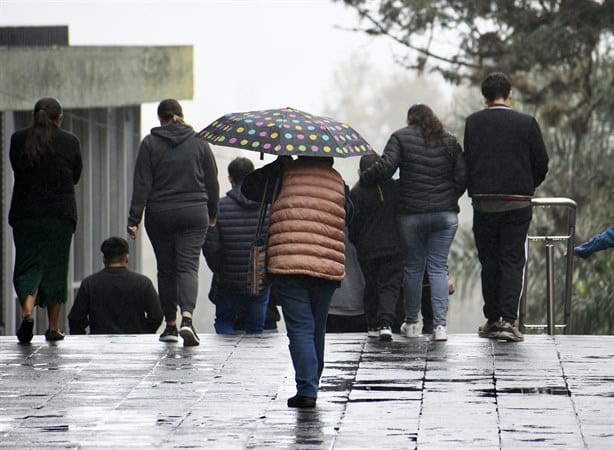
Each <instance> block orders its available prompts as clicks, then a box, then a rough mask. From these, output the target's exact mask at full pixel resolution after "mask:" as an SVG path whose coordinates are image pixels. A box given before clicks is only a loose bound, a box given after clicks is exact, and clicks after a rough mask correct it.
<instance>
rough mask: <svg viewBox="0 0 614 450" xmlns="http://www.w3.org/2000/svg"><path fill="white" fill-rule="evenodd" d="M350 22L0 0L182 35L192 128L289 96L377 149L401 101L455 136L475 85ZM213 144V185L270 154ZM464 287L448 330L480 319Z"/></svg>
mask: <svg viewBox="0 0 614 450" xmlns="http://www.w3.org/2000/svg"><path fill="white" fill-rule="evenodd" d="M358 23H359V22H358V18H357V16H356V14H355V11H353V10H351V9H348V8H346V7H345V6H344V5H343V4H342V3H337V2H332V1H330V0H311V1H300V0H299V1H292V2H284V1H273V0H269V1H265V0H255V1H207V2H201V1H186V0H180V1H173V2H168V1H157V0H156V1H136V0H123V1H119V0H114V1H113V0H112V1H100V0H89V1H87V2H84V1H77V0H63V1H51V0H49V1H42V0H38V1H35V0H0V26H34V25H68V26H69V33H70V45H71V46H80V45H97V46H101V45H102V46H123V45H152V46H159V45H193V46H194V77H195V79H194V98H193V99H192V100H181V103H182V105H183V108H184V114H185V118H186V121H187V122H188V123H190V124H191V125H192V126H193V127H194V129H195V130H196V131H199V130H201V129H202V128H204V127H205V126H206V125H207V124H209V123H210V122H212V121H213V120H215V119H216V118H217V117H219V116H221V115H223V114H225V113H228V112H237V111H247V110H258V109H270V108H281V107H285V106H291V107H294V108H298V109H301V110H304V111H308V112H310V113H313V114H317V115H330V116H332V117H334V118H335V119H337V120H340V121H344V122H348V123H350V124H351V125H352V126H353V127H354V128H355V129H356V130H358V131H359V132H360V133H361V134H362V135H363V136H364V137H365V138H366V139H367V140H368V141H369V142H370V143H371V144H372V145H373V146H374V147H375V149H376V151H377V152H378V153H381V151H382V149H383V147H384V145H385V143H386V141H387V139H388V136H389V135H390V133H391V132H393V131H394V130H396V129H398V128H401V127H402V126H404V119H405V114H406V111H407V109H408V107H409V106H411V105H412V104H414V103H427V104H429V105H430V106H431V107H432V108H433V109H434V111H435V112H436V114H438V115H439V116H440V118H441V119H442V120H443V121H444V123H445V125H446V126H447V128H448V129H449V130H450V131H452V132H453V133H455V134H456V135H457V136H458V137H459V138H462V123H463V121H464V116H465V115H466V114H467V113H468V112H470V111H472V110H475V109H477V108H479V107H481V96H480V93H479V91H478V90H477V89H475V88H474V89H471V90H467V89H463V88H454V87H451V86H450V85H449V84H447V83H445V82H444V81H443V79H442V78H441V77H440V76H439V75H437V74H428V75H426V76H424V77H420V76H417V75H415V73H414V72H410V71H407V70H403V69H402V68H401V67H399V66H398V65H397V64H396V63H395V57H397V56H398V55H400V54H401V53H402V52H403V51H404V50H403V49H402V48H400V47H399V46H398V44H395V43H394V42H392V41H390V40H385V39H378V38H375V37H370V36H367V35H365V34H364V33H356V32H353V31H350V29H352V28H354V27H356V26H358ZM50 94H52V93H50ZM156 107H157V103H151V104H144V105H143V106H142V107H141V121H142V127H141V137H143V136H145V135H146V134H148V133H149V130H150V129H151V128H152V127H155V126H158V125H159V124H158V122H157V117H156ZM212 148H213V152H214V154H215V157H216V160H217V164H218V169H219V181H220V191H221V194H222V195H223V194H224V193H225V192H226V191H227V190H229V189H230V184H229V183H228V180H227V170H226V168H227V166H228V163H229V162H230V161H231V160H232V159H234V158H235V157H236V156H245V157H250V158H251V159H252V160H253V161H254V163H255V165H256V167H260V166H262V165H264V164H266V163H268V162H270V161H272V160H273V159H274V157H272V156H269V155H265V157H264V160H262V161H261V160H260V159H259V154H258V153H255V152H247V151H241V150H238V149H231V148H226V147H219V146H212ZM358 161H359V158H349V159H336V160H335V167H336V168H337V170H339V171H340V172H341V174H342V175H343V177H344V179H345V181H346V183H347V184H348V185H349V186H350V187H351V186H353V185H354V183H355V182H356V181H357V178H358V177H357V168H358ZM470 221H471V207H470V204H469V202H468V201H467V199H466V196H465V197H464V198H463V199H462V201H461V215H460V222H461V226H462V227H470ZM140 231H141V233H140V237H139V244H140V248H141V252H142V255H143V273H144V274H145V275H147V276H148V277H149V278H151V279H152V281H154V283H156V264H155V258H154V256H153V251H152V248H151V245H150V243H149V240H148V239H147V237H146V235H145V233H144V230H143V229H142V227H141V230H140ZM476 264H478V262H477V261H476ZM100 267H101V268H102V262H101V265H100ZM451 270H453V268H452V267H451ZM455 281H458V280H455ZM210 283H211V272H210V270H209V269H208V267H207V266H206V264H205V262H204V259H201V268H200V286H199V298H198V303H197V308H196V310H195V314H194V317H195V325H196V329H197V330H198V331H199V332H213V316H214V307H213V305H212V304H211V303H210V302H209V300H208V299H207V293H208V291H209V287H210ZM465 291H466V292H468V293H469V294H467V293H465V294H464V295H461V294H460V293H459V292H457V293H456V294H455V295H453V296H452V297H451V298H450V312H449V315H448V320H449V331H450V332H474V331H475V330H476V328H477V326H478V324H479V323H481V322H482V321H483V318H482V313H481V298H480V297H479V293H477V292H476V290H475V289H474V288H473V289H469V290H465Z"/></svg>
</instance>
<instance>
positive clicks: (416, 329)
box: [401, 322, 420, 338]
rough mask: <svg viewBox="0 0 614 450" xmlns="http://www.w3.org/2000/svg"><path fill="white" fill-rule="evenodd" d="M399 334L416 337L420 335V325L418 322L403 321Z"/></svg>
mask: <svg viewBox="0 0 614 450" xmlns="http://www.w3.org/2000/svg"><path fill="white" fill-rule="evenodd" d="M401 335H403V336H405V337H408V338H417V337H420V326H419V325H418V323H417V322H416V323H407V322H403V325H401Z"/></svg>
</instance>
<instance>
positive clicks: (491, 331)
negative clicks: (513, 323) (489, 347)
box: [478, 320, 502, 339]
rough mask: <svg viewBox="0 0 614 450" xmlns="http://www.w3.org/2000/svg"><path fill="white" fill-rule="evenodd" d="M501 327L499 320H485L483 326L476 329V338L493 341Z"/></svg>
mask: <svg viewBox="0 0 614 450" xmlns="http://www.w3.org/2000/svg"><path fill="white" fill-rule="evenodd" d="M501 325H502V323H501V321H500V320H496V321H494V322H491V321H490V320H487V321H486V323H485V324H484V325H481V326H480V327H479V328H478V336H480V337H482V338H488V339H494V338H496V337H497V334H498V333H499V331H500V329H501Z"/></svg>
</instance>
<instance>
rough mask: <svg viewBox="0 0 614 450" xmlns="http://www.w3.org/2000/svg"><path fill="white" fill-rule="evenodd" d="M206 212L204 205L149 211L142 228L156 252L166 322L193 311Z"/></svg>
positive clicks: (206, 218) (159, 290) (206, 219)
mask: <svg viewBox="0 0 614 450" xmlns="http://www.w3.org/2000/svg"><path fill="white" fill-rule="evenodd" d="M208 225H209V216H208V213H207V207H206V206H198V207H189V208H180V209H173V210H169V211H159V212H148V211H147V210H145V229H146V230H147V235H148V236H149V240H150V241H151V245H152V246H153V249H154V253H155V254H156V262H157V264H158V292H159V295H160V304H161V306H162V312H163V313H164V317H165V319H166V321H167V322H173V321H174V320H175V319H176V317H177V305H179V308H180V310H181V311H182V312H184V311H185V312H189V313H191V312H193V311H194V308H195V307H196V297H197V296H198V265H199V262H200V250H201V248H202V246H203V243H204V242H205V235H206V234H207V226H208Z"/></svg>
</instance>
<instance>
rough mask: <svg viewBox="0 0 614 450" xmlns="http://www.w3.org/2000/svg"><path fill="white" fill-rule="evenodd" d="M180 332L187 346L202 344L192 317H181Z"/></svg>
mask: <svg viewBox="0 0 614 450" xmlns="http://www.w3.org/2000/svg"><path fill="white" fill-rule="evenodd" d="M179 334H180V335H181V337H182V338H183V345H184V346H185V347H193V346H195V345H199V344H200V339H198V335H197V334H196V330H194V326H193V325H192V319H190V318H188V317H184V318H183V319H181V328H180V329H179Z"/></svg>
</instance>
